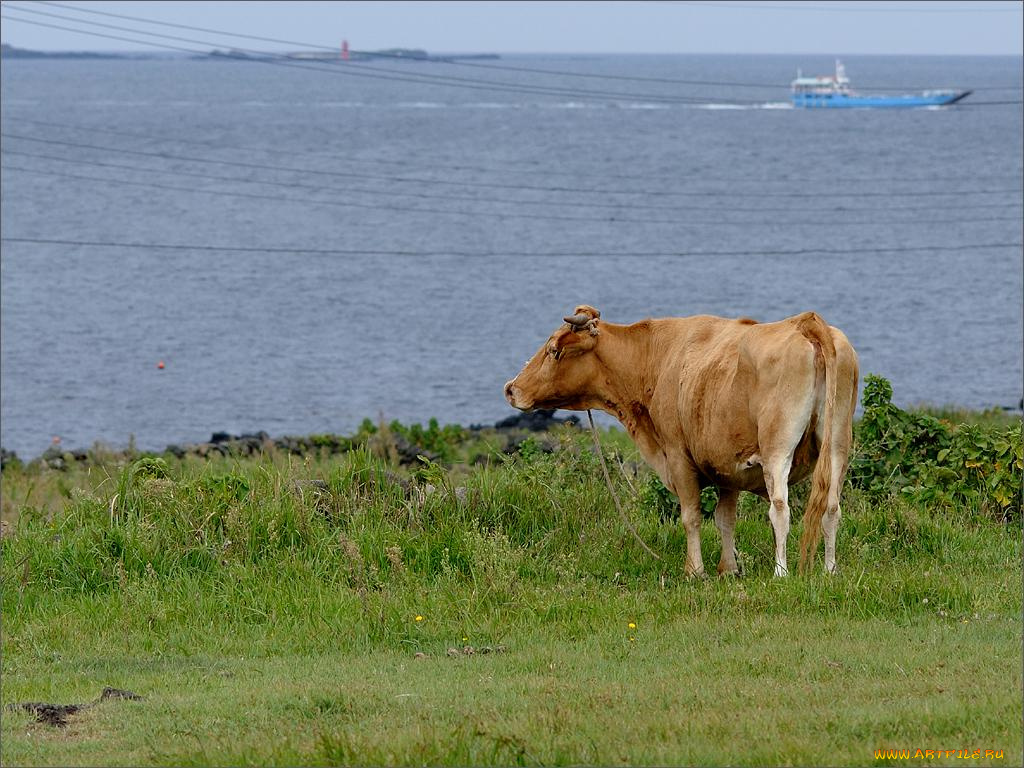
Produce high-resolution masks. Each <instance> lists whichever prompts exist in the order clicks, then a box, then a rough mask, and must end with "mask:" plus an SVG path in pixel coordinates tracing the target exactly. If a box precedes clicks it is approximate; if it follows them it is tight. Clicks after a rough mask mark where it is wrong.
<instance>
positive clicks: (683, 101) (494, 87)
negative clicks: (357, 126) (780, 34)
mask: <svg viewBox="0 0 1024 768" xmlns="http://www.w3.org/2000/svg"><path fill="white" fill-rule="evenodd" d="M18 10H21V9H18ZM37 13H38V12H37ZM0 18H4V19H8V20H10V21H18V22H21V23H23V24H31V25H34V26H37V27H48V28H50V29H60V30H64V31H67V32H74V33H76V34H80V35H87V36H90V37H102V38H105V39H109V40H120V41H123V42H129V43H135V44H137V45H144V46H147V47H150V48H164V49H167V50H172V51H184V52H186V53H193V54H198V55H201V56H203V57H208V56H209V55H210V52H209V51H204V50H198V49H195V48H184V47H182V46H180V45H169V44H166V43H156V42H153V41H150V40H139V39H137V38H130V37H124V36H122V35H109V34H105V33H102V32H91V31H89V30H84V29H76V28H74V27H64V26H60V25H57V24H48V23H46V22H42V21H32V20H30V19H22V18H19V17H17V16H9V15H4V14H0ZM72 21H77V22H79V23H86V24H97V22H86V21H84V20H82V19H72ZM102 26H110V25H102ZM131 31H133V32H136V33H137V34H144V35H152V36H159V37H169V36H168V35H157V34H156V33H153V32H145V31H142V30H131ZM179 39H182V40H187V38H179ZM192 42H196V43H198V44H201V45H210V43H208V42H206V41H202V40H196V41H192ZM238 50H244V49H238ZM257 53H259V54H260V56H270V57H271V58H261V57H252V56H247V55H242V54H236V53H232V52H227V53H222V52H218V53H217V56H219V57H220V58H225V59H234V60H238V61H245V62H250V63H256V64H271V65H275V66H284V67H290V68H294V69H308V70H312V71H314V72H330V73H333V74H340V75H349V76H353V77H369V78H376V79H378V80H396V81H402V82H411V83H417V84H419V85H443V86H448V87H453V88H468V89H471V90H483V91H506V92H511V93H529V94H534V95H537V94H540V95H546V96H552V95H560V96H569V97H572V98H576V99H580V100H584V101H599V102H607V101H612V102H618V101H621V100H623V98H628V99H636V98H641V99H646V100H647V101H656V102H664V103H674V104H678V105H702V104H735V105H741V106H755V107H756V106H763V104H764V102H762V101H742V100H739V99H726V98H716V99H699V98H695V97H684V96H680V97H662V96H653V95H652V96H641V95H637V94H623V93H614V94H608V95H605V96H602V95H601V94H600V92H598V91H588V92H583V91H568V90H565V89H553V88H545V87H544V86H513V85H509V84H505V83H495V82H494V81H483V80H481V81H477V82H481V83H486V82H491V83H492V84H491V85H472V84H471V82H472V81H468V79H467V78H452V77H450V76H431V75H414V76H412V77H410V76H397V75H387V74H367V73H364V72H355V71H352V70H353V68H356V69H364V70H366V69H368V70H373V71H374V72H389V71H391V70H382V69H380V68H379V67H368V66H364V65H358V64H352V63H350V62H345V64H344V66H343V67H337V66H335V67H331V68H329V69H326V68H324V67H315V66H309V65H307V64H298V63H296V61H301V59H297V58H295V57H286V56H278V55H277V54H266V53H264V52H257ZM281 59H287V60H284V61H282V60H281ZM417 78H420V79H417ZM422 78H431V79H422ZM456 80H460V81H466V82H455V81H456ZM1021 103H1022V102H1021V101H1011V100H1006V101H982V102H978V101H975V102H957V104H956V106H957V108H960V107H964V106H1001V105H1012V104H1021Z"/></svg>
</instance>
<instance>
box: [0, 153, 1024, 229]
mask: <svg viewBox="0 0 1024 768" xmlns="http://www.w3.org/2000/svg"><path fill="white" fill-rule="evenodd" d="M2 154H3V155H11V156H16V157H26V158H36V159H40V160H50V161H57V162H61V163H74V164H76V165H87V166H95V167H99V168H116V169H119V170H128V171H138V172H143V173H160V174H165V175H175V176H188V177H194V178H203V179H211V180H215V181H227V182H231V183H243V184H263V185H270V186H280V187H286V188H303V189H313V190H316V191H327V193H339V191H340V193H346V194H357V195H366V194H369V195H384V196H388V197H390V196H398V197H414V198H419V199H426V200H435V201H441V202H445V201H450V200H455V201H460V202H463V201H465V202H471V203H499V204H507V205H532V206H544V207H545V208H548V209H550V208H551V207H552V206H555V207H571V208H612V209H616V210H620V209H626V210H643V211H646V210H657V211H672V212H675V213H684V212H688V211H693V210H698V211H715V212H717V213H719V214H722V213H726V214H732V213H771V212H790V213H793V212H794V211H793V209H792V208H736V207H733V206H730V207H729V209H728V210H727V211H723V210H722V209H721V208H686V207H672V206H645V205H631V204H622V203H573V202H557V203H552V202H550V201H540V200H510V199H502V198H480V197H474V196H452V195H444V196H437V195H427V194H417V193H393V191H387V190H381V189H366V188H361V187H355V188H352V187H339V186H324V185H316V184H303V183H298V182H289V181H265V180H259V179H245V178H239V177H237V176H218V175H215V174H209V173H196V172H191V171H181V170H176V169H175V170H167V169H161V168H152V167H140V166H133V165H124V164H121V163H101V162H97V161H90V160H77V159H73V158H61V157H58V156H54V155H39V154H36V153H26V152H17V151H15V150H7V148H4V150H3V151H2ZM105 180H108V181H117V180H118V179H105ZM205 191H207V193H212V191H213V190H209V189H208V190H205ZM281 200H284V201H288V202H293V201H294V199H292V198H281ZM970 208H975V209H977V208H983V209H991V208H1020V205H1019V204H1016V203H996V204H983V205H967V206H964V205H956V206H909V207H892V206H890V207H879V208H867V209H861V208H854V209H843V210H840V211H834V212H822V211H807V210H804V211H802V213H803V217H802V218H801V219H798V220H795V221H794V220H790V219H772V220H771V221H752V220H750V219H744V220H743V221H728V220H722V219H719V220H715V221H679V222H678V223H680V224H685V225H693V226H697V225H707V226H715V225H718V224H732V223H736V224H738V223H742V224H766V225H767V224H793V225H799V224H805V223H806V224H810V223H811V221H813V223H814V225H815V226H818V225H820V221H821V219H820V217H821V216H822V215H824V214H825V213H830V214H831V215H833V216H836V215H839V216H842V218H830V219H828V221H829V224H830V225H837V226H843V225H852V224H885V223H940V224H948V223H961V224H966V223H975V222H979V221H1016V220H1018V219H1019V218H1020V216H1014V217H1007V216H994V217H973V218H970V219H950V218H945V217H944V218H940V219H906V218H903V219H879V218H877V217H872V218H868V219H863V218H861V219H857V218H849V214H850V213H853V212H856V211H859V210H868V211H886V212H889V211H893V210H896V211H904V210H913V211H938V210H944V209H955V210H962V209H970ZM1022 215H1024V213H1022ZM541 218H543V216H541ZM600 220H603V219H600ZM630 220H632V219H630ZM658 223H663V222H662V221H658Z"/></svg>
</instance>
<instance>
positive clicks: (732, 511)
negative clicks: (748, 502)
mask: <svg viewBox="0 0 1024 768" xmlns="http://www.w3.org/2000/svg"><path fill="white" fill-rule="evenodd" d="M739 495H740V492H739V491H732V490H729V489H727V488H719V489H718V506H716V507H715V526H717V528H718V533H719V534H721V536H722V557H721V559H720V560H719V561H718V575H719V576H721V575H722V574H726V573H738V572H739V567H738V566H737V564H736V540H735V536H734V533H735V530H736V501H737V500H738V499H739Z"/></svg>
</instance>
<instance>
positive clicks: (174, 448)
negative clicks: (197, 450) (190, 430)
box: [164, 445, 185, 459]
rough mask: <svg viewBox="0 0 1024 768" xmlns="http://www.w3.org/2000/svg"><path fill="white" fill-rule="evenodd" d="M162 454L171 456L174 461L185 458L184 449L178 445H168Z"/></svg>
mask: <svg viewBox="0 0 1024 768" xmlns="http://www.w3.org/2000/svg"><path fill="white" fill-rule="evenodd" d="M164 452H165V453H169V454H171V455H172V456H173V457H174V458H176V459H183V458H185V449H184V448H182V447H181V446H180V445H168V446H167V448H165V449H164Z"/></svg>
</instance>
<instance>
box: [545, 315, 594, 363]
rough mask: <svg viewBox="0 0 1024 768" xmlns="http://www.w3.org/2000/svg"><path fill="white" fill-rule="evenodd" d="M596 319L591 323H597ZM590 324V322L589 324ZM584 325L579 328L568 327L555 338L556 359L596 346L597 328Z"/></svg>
mask: <svg viewBox="0 0 1024 768" xmlns="http://www.w3.org/2000/svg"><path fill="white" fill-rule="evenodd" d="M596 322H597V321H596V320H591V323H595V324H596ZM589 325H590V324H589V323H588V326H589ZM587 331H588V328H587V327H584V328H581V329H579V330H574V329H566V330H565V332H564V333H560V334H559V335H558V336H557V337H556V338H555V359H556V360H558V359H560V358H562V357H563V356H564V355H571V354H581V353H583V352H586V351H588V350H591V349H593V348H594V345H595V344H596V343H597V338H596V337H597V334H598V331H597V328H596V327H593V328H589V333H588V332H587Z"/></svg>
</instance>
